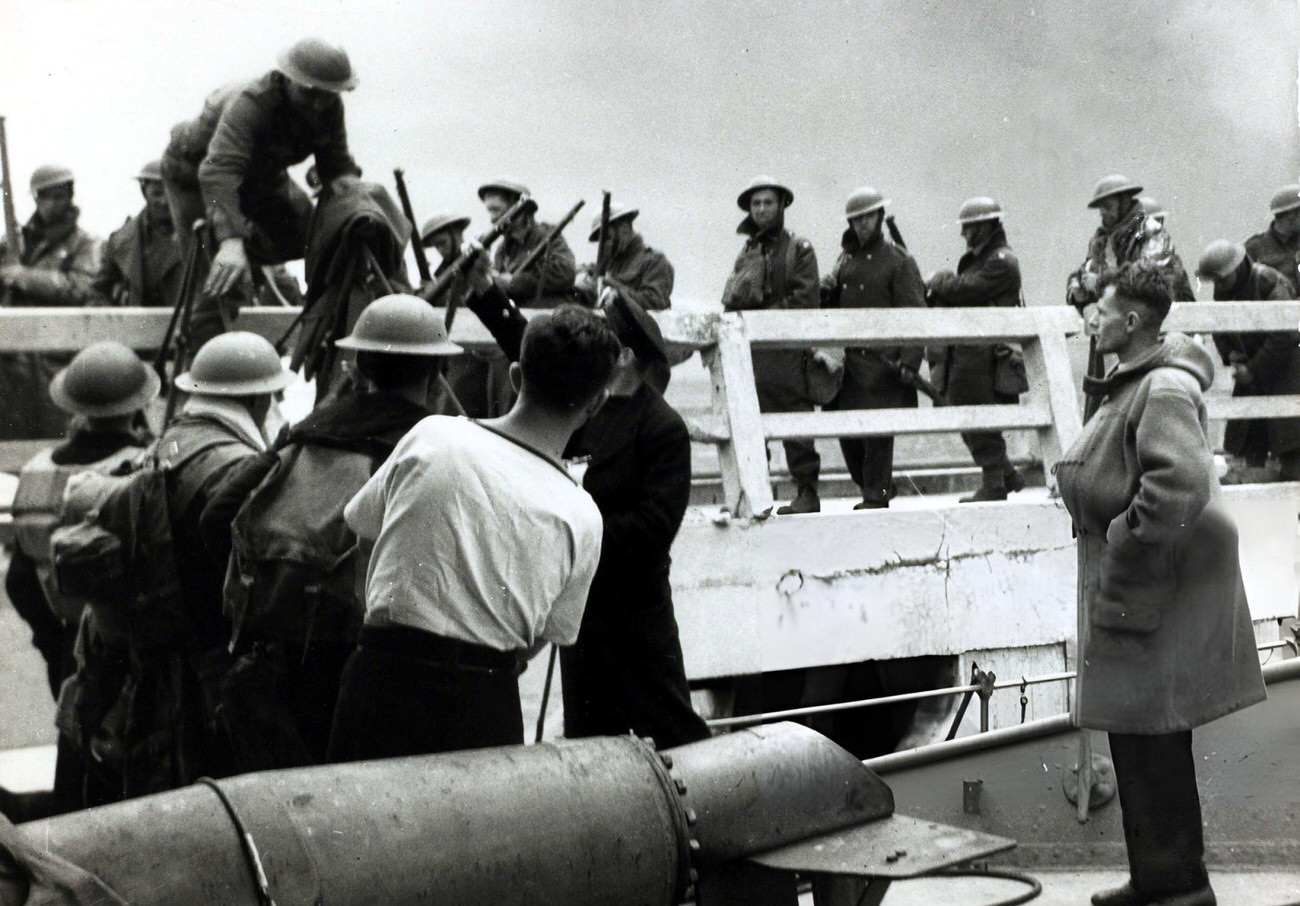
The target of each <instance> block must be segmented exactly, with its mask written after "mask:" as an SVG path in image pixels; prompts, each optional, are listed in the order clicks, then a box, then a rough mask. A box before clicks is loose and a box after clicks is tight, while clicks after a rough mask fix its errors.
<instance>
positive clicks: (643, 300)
mask: <svg viewBox="0 0 1300 906" xmlns="http://www.w3.org/2000/svg"><path fill="white" fill-rule="evenodd" d="M639 213H640V211H639V210H638V209H636V208H625V207H622V206H619V205H615V206H613V207H612V208H611V209H610V212H609V238H608V239H607V240H606V249H607V252H606V254H607V262H608V263H607V265H606V267H605V273H604V276H603V277H602V280H603V282H604V287H605V289H604V296H603V297H602V298H601V299H599V300H598V299H597V298H596V266H595V265H594V264H584V265H583V266H582V267H581V268H579V270H578V279H577V282H576V283H575V284H574V292H575V293H576V295H577V296H578V298H579V300H580V301H582V302H583V303H584V304H586V305H590V306H593V307H597V308H604V307H605V305H606V304H608V303H609V301H610V296H611V294H617V295H619V296H622V297H623V298H624V299H626V300H628V301H629V302H632V303H634V304H636V305H638V306H639V307H640V308H641V309H642V310H643V311H663V310H664V309H666V308H669V307H670V306H671V305H672V304H673V303H672V295H673V276H674V275H673V266H672V265H671V264H670V263H669V262H668V258H667V257H666V256H665V255H664V253H663V252H660V251H657V250H655V249H652V248H651V247H650V246H648V245H646V244H645V240H644V239H643V238H641V234H640V233H638V232H637V231H636V229H635V228H634V227H633V226H632V222H633V221H634V220H636V218H637V215H638V214H639ZM587 238H588V240H590V241H591V242H595V243H599V242H600V217H599V216H597V217H594V218H592V221H591V233H590V235H588V237H587Z"/></svg>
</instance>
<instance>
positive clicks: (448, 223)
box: [420, 211, 469, 308]
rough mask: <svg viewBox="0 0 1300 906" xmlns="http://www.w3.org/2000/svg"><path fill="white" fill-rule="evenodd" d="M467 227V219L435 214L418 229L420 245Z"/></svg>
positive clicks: (447, 214) (449, 214)
mask: <svg viewBox="0 0 1300 906" xmlns="http://www.w3.org/2000/svg"><path fill="white" fill-rule="evenodd" d="M467 226H469V218H468V217H461V216H458V215H456V214H452V213H451V212H449V211H439V212H438V213H437V214H434V215H433V216H432V217H430V218H429V219H428V220H426V221H425V222H424V226H422V227H420V244H421V245H428V244H429V240H430V239H432V238H433V237H434V236H436V235H438V234H439V233H441V232H442V231H443V230H449V229H453V228H455V229H462V230H463V229H465V227H467ZM425 307H426V308H427V307H428V306H427V305H426V306H425Z"/></svg>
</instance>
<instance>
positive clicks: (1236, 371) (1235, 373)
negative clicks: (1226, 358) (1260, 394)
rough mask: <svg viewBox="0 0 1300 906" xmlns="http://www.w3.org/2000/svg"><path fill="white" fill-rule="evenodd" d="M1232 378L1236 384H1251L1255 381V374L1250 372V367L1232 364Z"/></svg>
mask: <svg viewBox="0 0 1300 906" xmlns="http://www.w3.org/2000/svg"><path fill="white" fill-rule="evenodd" d="M1232 379H1233V380H1234V381H1236V382H1237V383H1238V384H1252V383H1254V382H1255V375H1253V374H1251V373H1250V369H1249V368H1247V367H1246V366H1245V365H1241V364H1236V365H1233V366H1232Z"/></svg>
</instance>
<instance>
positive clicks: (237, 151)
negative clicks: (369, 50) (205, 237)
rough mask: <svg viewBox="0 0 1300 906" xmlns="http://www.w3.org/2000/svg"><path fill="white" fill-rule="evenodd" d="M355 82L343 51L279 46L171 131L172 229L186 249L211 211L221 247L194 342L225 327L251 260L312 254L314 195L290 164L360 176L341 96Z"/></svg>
mask: <svg viewBox="0 0 1300 906" xmlns="http://www.w3.org/2000/svg"><path fill="white" fill-rule="evenodd" d="M355 86H356V78H355V77H354V75H353V73H352V64H351V63H350V62H349V60H348V56H347V54H346V53H345V52H344V51H343V50H342V49H341V48H338V47H331V46H329V45H327V44H324V43H323V42H321V41H318V40H316V39H313V38H308V39H305V40H302V41H299V42H298V43H297V44H294V45H293V46H292V47H290V48H288V49H287V50H285V51H284V52H283V53H281V54H280V57H279V59H278V61H277V68H276V69H274V70H272V71H271V72H268V73H267V74H266V75H264V76H262V77H261V78H259V79H257V80H255V81H253V82H249V83H247V84H237V85H230V86H226V87H224V88H221V89H218V90H217V91H215V92H213V93H212V94H211V95H210V96H209V97H208V99H207V101H206V103H205V104H204V108H203V112H202V113H201V114H200V115H199V117H198V118H197V119H195V120H192V121H189V122H184V123H180V124H178V125H177V126H175V127H174V128H173V129H172V135H171V142H170V143H169V144H168V146H167V151H166V153H165V154H164V155H163V160H162V172H163V179H164V182H165V184H166V187H167V197H168V201H169V203H170V204H171V207H172V215H173V220H174V222H175V223H176V228H177V229H178V230H179V231H180V236H181V239H182V242H183V243H184V244H185V247H186V249H187V250H188V248H189V247H190V243H191V242H192V233H191V228H192V226H193V224H194V222H195V221H196V220H198V219H199V218H202V217H206V218H207V219H208V221H209V227H210V228H211V230H212V235H213V238H214V239H215V241H216V243H217V245H218V248H217V249H216V253H215V257H214V258H213V260H212V264H211V268H210V272H209V278H208V281H207V284H206V285H205V287H204V289H205V292H204V294H203V296H201V297H200V299H199V300H198V304H197V307H196V310H195V313H194V320H193V322H192V323H191V328H190V329H191V333H192V334H193V338H192V340H191V343H192V347H193V346H198V345H201V344H202V343H203V342H205V341H206V340H207V339H208V338H210V337H212V336H214V335H215V334H217V333H220V332H221V331H222V330H224V329H226V324H227V322H228V321H229V319H230V318H232V317H233V316H234V313H235V312H236V311H237V310H238V304H237V303H236V302H235V300H232V299H223V301H222V304H221V305H218V303H217V301H216V300H217V299H218V298H220V297H225V296H226V295H227V294H228V293H230V292H231V291H232V290H235V289H237V288H238V287H240V286H241V285H243V283H244V282H245V281H246V279H247V277H248V275H249V264H250V262H252V263H253V264H257V265H263V264H278V263H281V262H284V261H294V260H297V259H299V258H302V257H303V256H304V255H305V254H306V250H307V236H308V231H309V228H310V224H311V215H312V209H313V208H312V201H311V198H310V197H308V195H307V193H306V192H305V191H304V190H303V189H302V188H301V187H299V186H298V185H297V184H296V183H295V182H293V180H292V179H290V178H289V174H288V172H287V169H288V168H289V167H290V166H292V165H294V164H297V163H301V162H302V161H303V160H305V159H306V158H308V157H314V158H315V161H316V168H317V171H318V173H319V175H320V177H321V178H322V179H323V180H324V181H325V182H327V183H332V184H334V185H336V186H341V185H343V184H345V183H347V182H349V181H353V182H355V180H356V179H357V178H358V177H359V176H360V173H361V170H360V168H359V167H358V166H357V164H356V161H355V160H353V159H352V155H351V154H350V153H349V152H348V141H347V130H346V128H345V126H344V119H343V101H342V99H341V98H340V94H341V93H342V92H344V91H350V90H351V89H352V88H354V87H355ZM223 306H224V307H223Z"/></svg>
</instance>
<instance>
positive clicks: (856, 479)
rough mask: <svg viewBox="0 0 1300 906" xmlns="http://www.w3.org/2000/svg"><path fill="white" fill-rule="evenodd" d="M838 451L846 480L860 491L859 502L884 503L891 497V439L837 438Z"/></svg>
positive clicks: (892, 462)
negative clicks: (850, 481) (845, 471)
mask: <svg viewBox="0 0 1300 906" xmlns="http://www.w3.org/2000/svg"><path fill="white" fill-rule="evenodd" d="M840 451H841V452H843V454H844V464H845V465H846V466H848V469H849V477H850V478H852V479H853V483H854V484H856V485H857V486H858V487H859V488H861V489H862V499H863V500H869V501H871V502H873V503H884V502H886V501H888V500H889V498H890V497H891V496H893V494H892V491H893V484H894V439H893V438H892V437H841V438H840Z"/></svg>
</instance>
